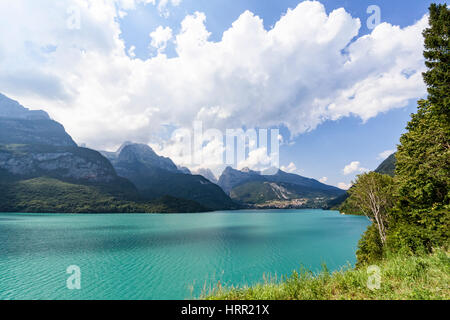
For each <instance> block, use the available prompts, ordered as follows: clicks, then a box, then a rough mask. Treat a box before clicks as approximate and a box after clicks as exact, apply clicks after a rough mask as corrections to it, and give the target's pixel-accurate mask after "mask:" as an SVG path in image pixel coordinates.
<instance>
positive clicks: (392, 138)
mask: <svg viewBox="0 0 450 320" xmlns="http://www.w3.org/2000/svg"><path fill="white" fill-rule="evenodd" d="M431 2H432V1H428V0H420V1H407V0H396V1H392V0H391V1H388V0H375V1H372V0H370V1H363V0H347V1H337V0H321V1H320V4H319V3H318V2H309V1H305V2H302V1H300V0H181V1H180V0H167V1H166V0H111V1H96V0H86V1H81V2H80V1H78V0H61V1H58V2H55V1H43V2H40V3H39V4H38V3H37V2H35V1H34V0H17V1H15V2H14V5H11V4H7V3H6V2H0V29H1V30H2V32H1V33H0V53H1V55H2V58H1V59H0V70H2V72H0V92H2V93H4V94H6V95H8V96H10V97H11V98H14V99H16V100H18V101H19V102H21V103H22V104H23V105H25V106H27V107H30V108H31V109H45V110H46V111H48V112H49V114H50V115H51V116H52V117H53V118H54V119H55V120H57V121H59V122H61V123H62V124H63V125H64V126H65V127H66V129H67V131H68V132H69V133H70V134H71V135H72V136H73V137H74V139H75V140H76V141H77V142H78V143H86V144H87V146H89V147H92V148H95V149H104V150H114V149H115V148H117V147H118V146H120V144H121V143H122V142H123V141H136V142H141V143H148V144H150V145H151V146H152V147H154V148H155V149H156V151H157V152H158V153H160V154H162V155H164V156H168V157H171V158H172V159H173V160H174V161H175V162H176V163H178V164H181V165H186V166H188V165H189V163H186V159H185V158H183V157H179V153H180V148H181V146H180V145H178V144H177V143H176V141H174V140H171V139H168V137H170V134H171V131H173V129H175V128H189V127H192V123H193V122H194V121H203V123H204V125H205V126H207V127H209V128H218V129H219V130H225V129H227V128H280V130H281V134H282V136H283V139H284V140H285V141H287V142H288V143H285V144H283V145H282V146H281V151H280V162H281V165H282V166H284V167H285V168H287V169H289V170H292V171H293V172H296V173H299V174H302V175H304V176H308V177H313V178H316V179H320V178H324V177H326V179H323V181H326V183H328V184H332V185H341V186H344V185H348V184H349V183H350V182H351V181H352V180H353V179H354V178H355V175H356V174H358V173H359V172H362V171H364V170H365V169H370V170H372V169H375V168H376V167H377V165H378V164H379V163H380V162H381V161H382V160H383V159H382V158H380V154H381V153H383V152H384V153H385V155H387V153H386V152H387V151H389V150H395V148H396V144H397V143H398V141H399V138H400V135H401V134H402V133H403V132H404V128H405V126H406V124H407V122H408V120H409V117H410V114H411V113H413V112H415V110H416V101H417V99H419V98H421V97H424V96H425V93H426V90H425V86H424V83H423V81H422V79H421V72H422V71H424V63H423V56H422V51H423V47H422V37H421V32H422V30H423V29H424V28H425V27H426V24H427V22H426V19H425V18H424V15H425V14H426V13H427V11H428V10H427V8H428V6H429V4H430V3H431ZM440 2H441V3H445V1H440ZM322 5H323V6H322ZM371 5H376V6H378V7H379V8H380V14H381V21H380V22H381V24H380V25H379V26H377V27H376V28H375V29H369V28H368V27H367V24H366V22H367V20H368V19H369V17H370V16H371V14H372V13H370V14H369V13H367V9H368V7H369V6H371ZM340 8H343V9H344V10H336V9H340ZM288 9H292V10H291V11H289V14H288V15H286V12H287V11H288ZM260 19H262V22H261V20H260ZM358 19H359V20H358ZM151 35H152V36H151ZM132 49H133V50H132ZM205 129H206V128H205ZM204 149H205V150H206V151H205V152H206V153H208V155H213V154H215V152H217V150H220V146H217V145H216V144H214V143H212V142H211V143H210V144H209V145H208V147H207V148H204ZM250 158H251V159H249V161H248V163H250V164H251V165H252V164H255V168H257V166H258V165H259V163H260V162H264V161H266V160H267V159H265V158H264V157H261V154H260V153H258V154H256V153H255V154H254V157H253V158H252V157H250ZM207 160H208V159H207ZM207 160H205V162H204V163H202V164H195V165H196V166H197V167H198V166H199V165H200V166H204V167H210V168H211V169H213V170H215V173H216V174H219V173H220V170H221V169H222V167H221V166H214V165H212V164H211V163H209V162H208V161H207ZM255 168H254V169H255ZM344 168H346V171H345V172H346V174H345V173H344ZM191 169H195V166H193V167H191Z"/></svg>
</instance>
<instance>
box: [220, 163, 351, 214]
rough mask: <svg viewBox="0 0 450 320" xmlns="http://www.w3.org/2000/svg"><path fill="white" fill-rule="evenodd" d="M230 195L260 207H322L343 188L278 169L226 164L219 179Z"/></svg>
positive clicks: (340, 193)
mask: <svg viewBox="0 0 450 320" xmlns="http://www.w3.org/2000/svg"><path fill="white" fill-rule="evenodd" d="M219 185H220V186H222V188H224V190H230V191H229V195H230V196H231V198H232V199H234V200H236V201H238V202H240V203H243V204H247V205H252V206H256V207H261V208H266V207H267V208H299V207H322V206H324V205H325V204H326V203H327V202H328V201H329V200H330V199H334V198H337V197H338V196H340V195H342V194H344V193H345V191H343V190H341V189H339V188H336V187H333V186H328V185H325V184H323V183H321V182H319V181H317V180H314V179H309V178H305V177H302V176H299V175H296V174H291V173H286V172H283V171H281V170H278V172H277V173H276V174H274V175H261V174H260V173H259V172H257V171H252V170H249V169H244V170H241V171H238V170H235V169H232V168H230V167H229V168H227V169H225V171H224V172H223V174H222V176H221V177H220V179H219Z"/></svg>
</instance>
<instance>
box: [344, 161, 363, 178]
mask: <svg viewBox="0 0 450 320" xmlns="http://www.w3.org/2000/svg"><path fill="white" fill-rule="evenodd" d="M366 171H369V169H366V168H363V167H361V163H360V162H359V161H352V162H351V163H350V164H348V165H346V166H345V167H344V169H343V170H342V172H343V173H344V174H345V175H349V174H352V173H355V172H358V173H363V172H366Z"/></svg>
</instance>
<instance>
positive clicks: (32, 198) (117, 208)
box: [0, 177, 207, 213]
mask: <svg viewBox="0 0 450 320" xmlns="http://www.w3.org/2000/svg"><path fill="white" fill-rule="evenodd" d="M0 190H1V192H0V212H32V213H42V212H45V213H175V212H204V211H207V209H206V208H204V207H203V206H201V205H199V204H198V203H195V202H193V201H186V200H180V199H176V198H171V197H163V198H160V199H155V200H153V201H140V200H139V199H137V198H135V199H134V200H130V199H129V198H128V197H124V196H123V195H122V194H120V193H119V194H118V193H117V192H116V191H117V190H114V188H111V187H110V186H107V185H94V184H89V185H83V184H75V183H69V182H64V181H61V180H58V179H54V178H46V177H40V178H34V179H29V180H16V181H12V180H9V181H7V180H5V179H2V180H0Z"/></svg>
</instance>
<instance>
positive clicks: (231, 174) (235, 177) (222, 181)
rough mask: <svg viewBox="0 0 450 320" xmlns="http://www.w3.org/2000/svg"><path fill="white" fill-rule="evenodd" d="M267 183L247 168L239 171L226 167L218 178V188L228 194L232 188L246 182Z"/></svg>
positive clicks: (258, 174) (258, 173)
mask: <svg viewBox="0 0 450 320" xmlns="http://www.w3.org/2000/svg"><path fill="white" fill-rule="evenodd" d="M255 181H267V180H266V179H265V178H264V176H262V175H261V173H260V172H257V171H252V170H250V169H248V168H246V169H243V170H241V171H239V170H235V169H233V168H232V167H227V168H226V169H225V170H224V171H223V173H222V175H221V176H220V178H219V181H218V184H219V186H220V187H221V188H222V189H223V190H224V191H225V192H226V193H228V194H230V192H231V190H232V189H233V188H234V187H237V186H239V185H242V184H244V183H247V182H255Z"/></svg>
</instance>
